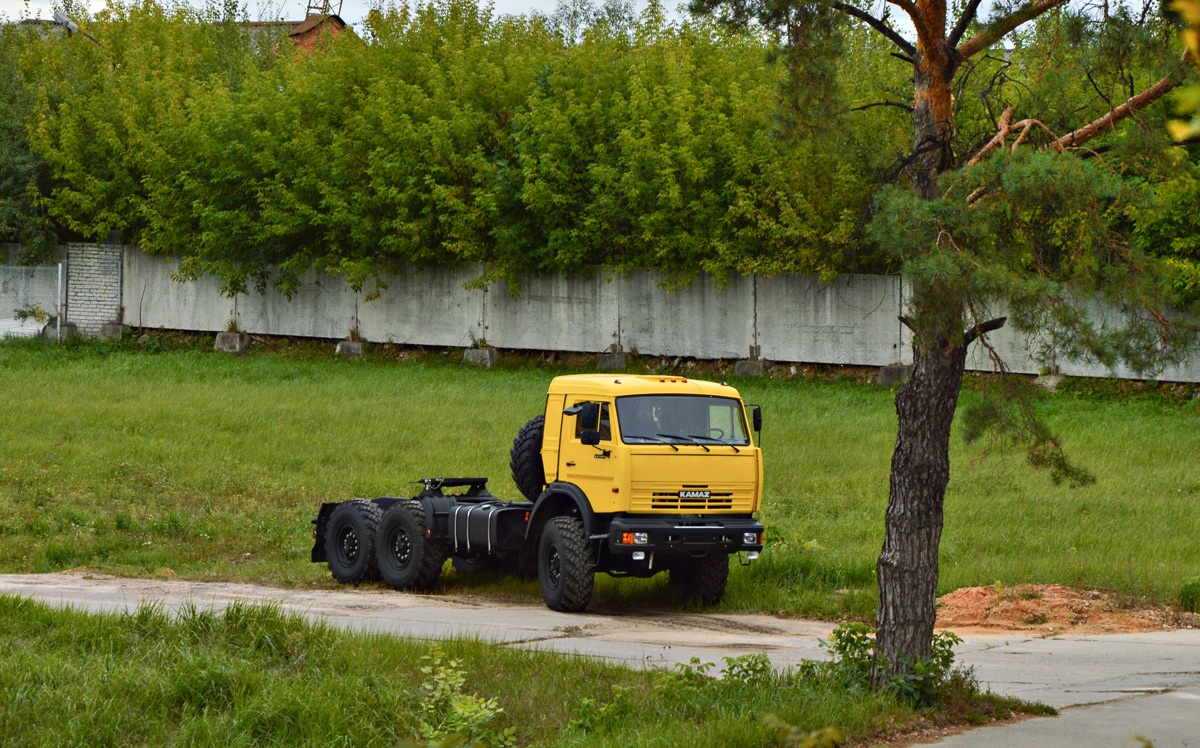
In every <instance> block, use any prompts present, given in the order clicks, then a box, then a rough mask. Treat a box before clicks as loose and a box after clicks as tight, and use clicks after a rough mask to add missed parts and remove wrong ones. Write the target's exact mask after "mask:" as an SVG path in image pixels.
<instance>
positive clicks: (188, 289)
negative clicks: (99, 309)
mask: <svg viewBox="0 0 1200 748" xmlns="http://www.w3.org/2000/svg"><path fill="white" fill-rule="evenodd" d="M178 269H179V261H178V260H177V259H175V258H163V257H159V256H153V255H148V254H145V253H143V252H141V251H139V250H137V249H134V248H132V247H131V248H129V251H127V252H126V253H125V291H124V296H125V322H126V323H127V324H130V325H133V326H135V327H162V328H166V329H168V330H224V329H225V325H226V323H228V322H229V320H230V319H231V318H232V317H233V316H234V314H235V311H234V300H233V299H229V298H226V297H225V296H222V295H221V284H220V282H219V281H217V280H216V279H215V278H213V277H211V276H205V277H203V278H201V279H199V280H195V281H188V282H187V283H179V282H177V281H175V280H172V278H171V276H172V275H174V274H175V272H176V271H177V270H178Z"/></svg>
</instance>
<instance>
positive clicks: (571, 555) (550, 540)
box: [538, 517, 596, 613]
mask: <svg viewBox="0 0 1200 748" xmlns="http://www.w3.org/2000/svg"><path fill="white" fill-rule="evenodd" d="M595 581H596V574H595V572H594V571H593V570H592V567H591V563H590V559H589V554H588V539H587V535H586V534H585V533H584V531H583V523H582V522H580V521H579V520H578V519H577V518H575V517H555V518H554V519H552V520H550V521H549V522H547V523H546V526H545V527H544V528H543V529H542V536H541V538H540V539H539V540H538V583H539V584H540V585H541V588H542V599H543V600H545V601H546V605H547V606H548V607H549V608H550V609H551V610H560V611H562V612H564V613H576V612H578V611H581V610H583V609H584V608H586V607H587V606H588V603H590V602H591V601H592V585H593V584H595Z"/></svg>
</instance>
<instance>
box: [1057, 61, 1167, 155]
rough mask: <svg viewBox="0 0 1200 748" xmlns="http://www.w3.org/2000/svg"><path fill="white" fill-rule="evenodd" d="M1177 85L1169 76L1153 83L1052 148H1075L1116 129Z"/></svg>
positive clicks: (1069, 134) (1059, 140) (1065, 137)
mask: <svg viewBox="0 0 1200 748" xmlns="http://www.w3.org/2000/svg"><path fill="white" fill-rule="evenodd" d="M1178 85H1179V81H1177V80H1174V79H1173V78H1171V76H1169V75H1168V76H1166V77H1165V78H1163V79H1162V80H1160V81H1159V82H1158V83H1155V84H1154V85H1153V86H1151V87H1150V88H1147V89H1146V90H1145V91H1142V92H1141V93H1140V94H1137V95H1136V96H1131V97H1130V98H1129V99H1127V100H1126V101H1125V103H1124V104H1122V105H1121V106H1119V107H1117V108H1116V109H1113V110H1112V111H1110V112H1109V113H1108V114H1106V115H1104V116H1103V117H1100V118H1099V119H1096V120H1094V121H1092V122H1089V123H1088V124H1086V125H1084V126H1083V127H1081V128H1079V129H1078V130H1075V131H1074V132H1069V133H1067V134H1066V135H1064V136H1062V137H1061V138H1059V139H1058V140H1056V141H1054V147H1056V148H1058V149H1059V150H1062V149H1064V148H1075V147H1077V146H1080V145H1082V144H1084V143H1086V142H1087V141H1089V140H1091V139H1092V138H1094V137H1096V136H1097V135H1102V134H1104V133H1105V132H1108V131H1109V130H1112V129H1113V128H1114V127H1116V125H1117V123H1118V122H1120V121H1121V120H1123V119H1126V118H1128V117H1130V116H1131V115H1134V114H1137V113H1138V112H1139V111H1141V110H1143V109H1145V108H1146V107H1148V106H1150V105H1151V104H1153V103H1154V102H1155V101H1158V100H1159V99H1161V98H1162V97H1163V95H1164V94H1166V93H1167V92H1168V91H1170V90H1171V89H1172V88H1175V87H1176V86H1178Z"/></svg>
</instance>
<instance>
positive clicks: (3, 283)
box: [0, 265, 58, 319]
mask: <svg viewBox="0 0 1200 748" xmlns="http://www.w3.org/2000/svg"><path fill="white" fill-rule="evenodd" d="M31 307H37V308H39V309H42V310H43V311H45V312H46V313H47V314H50V315H53V314H54V313H55V311H56V310H57V308H58V266H53V267H24V266H12V265H0V319H8V318H11V317H14V316H15V315H16V311H17V310H18V309H29V308H31Z"/></svg>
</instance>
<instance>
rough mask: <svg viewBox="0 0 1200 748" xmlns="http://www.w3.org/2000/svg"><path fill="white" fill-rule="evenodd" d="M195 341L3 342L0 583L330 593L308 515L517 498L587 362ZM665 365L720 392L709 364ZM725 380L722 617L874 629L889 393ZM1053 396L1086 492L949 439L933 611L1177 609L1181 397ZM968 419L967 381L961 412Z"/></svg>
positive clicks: (467, 586) (1198, 549)
mask: <svg viewBox="0 0 1200 748" xmlns="http://www.w3.org/2000/svg"><path fill="white" fill-rule="evenodd" d="M211 344H212V343H211V336H207V335H202V336H194V337H190V338H189V337H180V336H175V337H171V336H151V337H150V338H148V339H147V340H146V342H144V343H143V344H142V345H141V346H139V345H137V344H135V343H134V342H132V341H130V340H126V341H119V342H112V343H87V344H72V345H67V346H57V345H54V344H48V343H44V342H41V341H8V342H4V343H0V372H3V379H2V380H0V381H2V382H3V388H4V395H5V396H4V398H3V399H2V401H0V571H5V572H44V571H56V570H62V569H70V568H75V567H83V566H86V567H89V568H93V569H97V570H100V571H104V572H109V573H115V574H123V575H138V576H146V575H150V576H153V575H172V574H174V575H179V576H181V577H186V578H191V579H201V580H238V581H250V582H261V583H266V584H272V585H280V586H306V587H311V586H318V587H319V586H331V585H332V581H331V580H330V578H329V576H328V573H327V571H326V570H325V568H324V567H323V566H319V565H314V564H310V563H309V562H308V554H309V549H310V548H311V543H312V538H311V530H312V527H311V525H310V524H309V521H310V520H311V519H312V517H313V516H314V515H315V512H316V508H317V505H318V504H319V503H320V502H322V501H342V500H345V499H349V498H353V497H356V496H361V497H371V496H379V495H411V494H412V493H413V492H415V491H416V490H417V487H416V486H415V485H414V484H413V483H412V481H415V480H416V479H418V478H421V477H426V476H436V475H484V476H489V477H490V478H491V479H492V482H491V484H490V487H491V489H492V491H493V492H494V493H496V494H497V495H500V496H504V497H514V498H515V497H516V496H517V492H516V490H515V488H514V487H513V485H512V481H511V479H510V477H509V471H508V455H509V448H510V446H511V444H512V438H513V436H514V435H515V434H516V431H517V429H518V428H519V427H520V426H521V425H522V424H524V423H525V421H526V420H527V419H528V418H529V417H531V416H533V415H535V414H537V413H539V412H540V411H541V409H542V408H543V407H544V399H545V391H546V387H547V385H548V383H549V380H550V378H551V377H552V376H553V375H555V374H558V373H566V372H568V371H578V370H580V368H581V367H584V366H586V365H587V364H588V362H589V361H591V358H590V357H586V356H578V357H565V358H564V359H562V360H560V361H559V362H558V363H555V364H549V363H546V362H545V361H543V360H541V359H538V358H535V357H510V358H509V360H508V361H507V362H506V361H505V360H504V359H502V360H501V364H500V366H499V367H498V368H496V369H493V370H489V371H485V370H480V369H475V368H472V367H468V366H464V365H462V364H460V363H458V362H457V361H456V355H455V353H457V352H440V351H437V352H427V353H425V352H420V351H414V350H411V349H400V348H396V347H386V346H374V347H372V346H368V356H367V358H366V360H362V361H355V360H344V359H337V358H336V357H335V356H334V355H333V353H332V346H331V345H329V344H328V343H297V342H294V341H276V342H274V343H272V344H270V345H263V346H259V350H257V351H252V352H251V353H249V354H247V355H244V356H239V357H233V356H228V355H224V354H217V353H214V352H212V351H211ZM458 355H461V354H460V353H459V354H458ZM666 363H668V364H669V363H671V362H666ZM663 365H664V362H663V361H660V360H658V359H638V360H636V361H635V363H634V364H633V365H632V367H633V369H634V370H636V371H650V370H653V371H660V370H662V369H661V367H662V366H663ZM679 365H680V366H681V367H684V368H682V369H681V371H682V373H685V374H688V375H689V376H701V375H702V376H708V377H712V378H717V379H721V378H725V377H727V376H728V374H727V371H726V368H723V367H727V364H725V363H723V362H712V363H703V362H701V363H700V364H698V365H695V366H693V368H687V367H688V366H689V362H681V363H680V364H679ZM697 372H699V373H698V374H697ZM735 384H737V385H738V386H739V388H740V389H741V391H742V393H743V395H744V396H745V398H746V399H747V400H748V401H750V402H756V403H759V404H761V405H762V406H763V409H764V412H765V415H766V427H765V431H764V433H763V441H764V449H765V459H766V479H767V491H766V496H765V500H764V508H763V511H762V512H761V519H762V520H763V522H764V524H765V525H766V527H767V538H766V541H767V548H766V551H765V552H764V554H763V557H762V559H760V560H759V561H758V562H756V563H755V564H754V565H753V566H750V567H747V568H735V569H734V570H733V573H732V576H731V580H730V585H729V591H728V594H727V596H726V599H725V601H724V602H723V603H722V608H723V609H725V610H747V611H765V612H773V613H783V614H788V615H815V616H823V617H830V618H857V619H869V618H870V617H871V615H872V611H873V610H874V606H875V599H876V597H875V596H876V591H875V581H874V576H873V569H874V565H875V558H876V556H877V554H878V552H879V548H880V546H881V544H882V538H883V518H884V510H885V508H886V504H887V486H888V465H889V460H890V456H891V450H892V446H893V443H894V440H895V410H894V404H893V398H894V393H892V392H889V391H887V390H881V389H879V388H877V387H875V386H873V385H868V384H863V383H862V382H859V381H855V380H853V379H852V378H848V377H847V378H835V377H827V376H826V377H811V378H806V376H805V372H804V371H803V370H801V372H800V374H799V375H798V376H796V377H794V378H787V379H767V380H741V381H736V382H735ZM1064 389H1065V390H1067V391H1065V392H1062V393H1060V394H1058V395H1055V396H1053V397H1051V398H1050V399H1049V400H1048V401H1047V403H1046V405H1045V408H1044V411H1045V415H1046V417H1047V419H1048V420H1049V422H1050V424H1051V425H1052V427H1054V428H1055V429H1056V431H1057V432H1058V433H1059V435H1060V436H1061V437H1062V438H1063V440H1064V443H1065V445H1066V448H1067V450H1068V452H1069V454H1070V455H1071V456H1072V457H1073V458H1074V459H1075V460H1077V461H1078V462H1080V463H1082V464H1083V465H1085V466H1087V467H1089V468H1091V469H1092V471H1093V472H1094V473H1095V474H1096V476H1097V478H1098V481H1097V483H1096V484H1095V485H1092V486H1087V487H1084V488H1070V487H1068V486H1065V485H1063V486H1055V485H1053V484H1052V483H1051V482H1050V480H1049V478H1048V477H1047V476H1046V475H1044V474H1041V473H1035V472H1032V471H1030V469H1029V468H1028V467H1027V466H1026V465H1025V464H1024V460H1023V458H1022V456H1021V455H1020V454H1019V453H1003V452H998V453H996V454H990V455H989V454H986V449H985V448H980V447H967V446H966V445H964V444H963V441H962V439H961V438H958V437H956V438H954V439H953V440H952V446H951V459H952V471H953V472H952V478H951V483H950V487H949V490H948V493H947V499H946V515H945V516H946V527H945V531H944V533H943V539H942V546H941V579H940V583H939V585H940V591H941V592H947V591H950V590H953V589H956V588H958V587H964V586H972V585H984V584H993V583H996V582H1000V583H1002V584H1003V585H1005V586H1014V585H1018V584H1022V583H1060V584H1067V585H1072V586H1078V587H1088V588H1101V589H1105V590H1110V591H1115V592H1118V593H1121V594H1123V595H1126V596H1128V598H1129V599H1130V600H1131V601H1138V602H1150V603H1158V604H1177V603H1178V602H1179V591H1180V588H1181V586H1182V585H1183V584H1184V583H1185V582H1187V581H1188V580H1191V579H1195V578H1196V577H1197V575H1200V545H1197V544H1196V543H1195V538H1196V537H1197V536H1198V535H1200V513H1197V512H1195V511H1194V506H1195V502H1196V500H1197V498H1198V497H1200V469H1197V468H1196V461H1195V455H1196V454H1198V453H1200V428H1198V426H1200V401H1196V400H1190V399H1188V397H1187V394H1189V393H1187V392H1184V391H1183V390H1181V389H1180V388H1169V387H1166V386H1164V387H1161V388H1159V389H1152V388H1150V387H1148V386H1141V385H1139V386H1137V387H1135V386H1133V385H1130V384H1129V383H1103V382H1093V381H1087V382H1082V383H1079V382H1075V383H1072V382H1068V383H1066V384H1065V386H1064ZM975 397H978V394H977V392H976V389H975V386H974V385H973V384H972V383H971V382H968V386H967V389H966V391H965V392H964V395H963V400H964V401H970V400H971V399H972V398H975ZM598 582H599V584H598V586H597V594H596V598H595V599H596V605H598V606H601V607H605V608H609V609H616V610H620V609H631V610H632V609H644V608H646V607H651V606H652V607H659V608H661V607H663V606H664V605H665V606H667V607H680V606H682V605H683V603H682V602H681V601H679V600H677V599H675V598H674V597H672V594H671V593H670V591H669V590H668V588H667V585H666V584H665V581H664V580H662V579H659V578H656V579H651V580H644V581H643V580H620V581H617V580H610V579H607V578H603V577H602V578H600V579H599V580H598ZM438 591H440V592H447V591H450V592H454V591H459V592H470V593H472V594H486V595H496V596H507V597H512V598H516V599H524V600H529V601H531V602H533V601H536V600H538V593H537V586H536V583H531V582H527V581H522V580H517V579H512V578H508V577H500V576H497V575H478V576H474V577H464V576H457V575H455V574H453V573H452V572H449V571H447V573H446V574H444V575H443V579H442V582H441V584H440V587H439V590H438Z"/></svg>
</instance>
